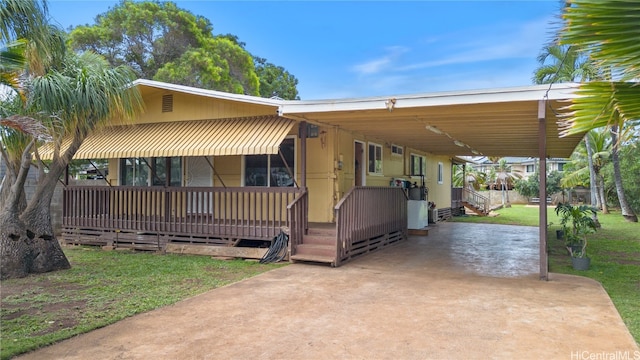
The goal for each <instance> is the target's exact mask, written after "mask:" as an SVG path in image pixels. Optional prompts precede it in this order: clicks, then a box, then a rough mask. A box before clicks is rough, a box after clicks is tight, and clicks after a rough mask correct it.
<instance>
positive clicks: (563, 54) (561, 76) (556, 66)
mask: <svg viewBox="0 0 640 360" xmlns="http://www.w3.org/2000/svg"><path fill="white" fill-rule="evenodd" d="M537 60H538V64H540V66H539V67H538V68H537V69H536V70H535V71H534V73H533V82H534V83H536V84H554V83H559V82H575V81H579V82H584V81H589V80H591V79H594V78H597V77H598V68H597V67H596V66H595V65H594V64H593V62H592V61H591V60H590V59H589V56H588V55H587V54H585V53H582V52H580V51H579V50H578V48H577V47H575V46H573V47H572V46H568V45H557V44H550V45H547V46H545V47H544V48H543V49H542V51H541V52H540V54H539V55H538V59H537Z"/></svg>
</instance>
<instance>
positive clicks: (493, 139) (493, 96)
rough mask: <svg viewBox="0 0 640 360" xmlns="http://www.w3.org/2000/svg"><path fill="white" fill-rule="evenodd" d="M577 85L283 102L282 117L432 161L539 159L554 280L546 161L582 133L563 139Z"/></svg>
mask: <svg viewBox="0 0 640 360" xmlns="http://www.w3.org/2000/svg"><path fill="white" fill-rule="evenodd" d="M577 88H578V85H577V84H573V83H569V84H553V85H535V86H527V87H517V88H505V89H491V90H476V91H455V92H442V93H435V94H418V95H402V96H387V97H372V98H364V99H340V100H318V101H315V100H314V101H284V102H283V103H282V105H281V106H280V108H279V115H281V116H284V117H288V118H293V119H297V120H300V121H306V122H309V123H313V124H318V125H328V126H334V127H338V128H343V129H346V130H349V131H352V132H355V133H359V134H363V135H365V136H369V137H374V138H375V137H378V138H386V139H390V140H391V141H393V142H397V143H401V144H406V145H407V146H409V147H411V148H415V149H419V150H422V151H426V152H430V153H432V154H434V155H450V156H456V155H461V156H464V155H467V156H473V155H484V156H496V157H503V156H530V157H537V158H539V159H540V199H541V201H540V215H539V217H540V221H539V229H540V231H539V233H540V234H539V253H540V261H539V269H540V270H539V272H540V279H542V280H546V279H547V278H548V261H547V254H546V243H547V232H546V226H547V225H546V224H547V213H546V208H547V202H546V198H547V194H546V175H547V174H546V159H547V158H549V157H569V156H570V155H571V153H572V152H573V150H574V149H575V147H576V145H577V144H578V143H579V142H580V140H581V139H582V137H583V134H577V135H571V136H565V137H560V133H561V130H562V120H564V119H563V116H565V115H566V114H567V113H568V109H567V108H566V107H567V105H568V101H569V100H571V99H572V98H574V97H575V96H576V95H575V90H576V89H577Z"/></svg>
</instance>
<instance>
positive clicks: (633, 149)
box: [620, 139, 640, 213]
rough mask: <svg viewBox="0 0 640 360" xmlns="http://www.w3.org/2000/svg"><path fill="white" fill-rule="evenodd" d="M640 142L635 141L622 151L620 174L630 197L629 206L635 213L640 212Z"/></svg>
mask: <svg viewBox="0 0 640 360" xmlns="http://www.w3.org/2000/svg"><path fill="white" fill-rule="evenodd" d="M638 159H640V141H639V140H638V139H636V140H634V141H633V142H631V143H630V144H628V145H627V146H624V147H622V149H621V150H620V172H621V174H622V181H623V182H624V186H625V193H626V194H627V195H628V197H629V205H630V206H631V207H632V208H633V210H634V212H635V213H638V212H640V182H638V174H640V161H638Z"/></svg>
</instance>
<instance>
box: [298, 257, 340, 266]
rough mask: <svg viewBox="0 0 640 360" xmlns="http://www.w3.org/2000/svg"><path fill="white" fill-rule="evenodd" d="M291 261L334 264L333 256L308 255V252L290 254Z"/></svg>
mask: <svg viewBox="0 0 640 360" xmlns="http://www.w3.org/2000/svg"><path fill="white" fill-rule="evenodd" d="M291 260H293V261H304V262H313V263H322V264H329V265H331V266H335V257H333V256H321V255H309V254H296V255H293V256H291Z"/></svg>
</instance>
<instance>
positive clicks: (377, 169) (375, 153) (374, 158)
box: [369, 143, 382, 175]
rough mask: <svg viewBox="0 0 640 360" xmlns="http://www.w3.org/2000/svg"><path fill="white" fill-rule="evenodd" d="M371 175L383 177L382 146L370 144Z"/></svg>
mask: <svg viewBox="0 0 640 360" xmlns="http://www.w3.org/2000/svg"><path fill="white" fill-rule="evenodd" d="M369 174H380V175H382V146H380V145H378V144H374V143H369Z"/></svg>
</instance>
